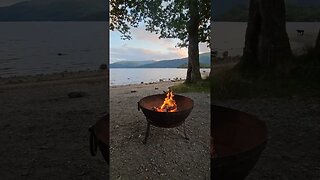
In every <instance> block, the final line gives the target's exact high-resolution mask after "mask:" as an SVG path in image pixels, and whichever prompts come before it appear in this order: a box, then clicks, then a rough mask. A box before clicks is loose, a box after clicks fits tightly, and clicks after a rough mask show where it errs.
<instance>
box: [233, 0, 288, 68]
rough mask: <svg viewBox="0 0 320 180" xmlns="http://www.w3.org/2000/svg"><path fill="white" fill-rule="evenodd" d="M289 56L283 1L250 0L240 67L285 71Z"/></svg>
mask: <svg viewBox="0 0 320 180" xmlns="http://www.w3.org/2000/svg"><path fill="white" fill-rule="evenodd" d="M291 58H292V52H291V48H290V43H289V38H288V35H287V32H286V18H285V3H284V0H251V1H250V8H249V19H248V26H247V31H246V37H245V47H244V50H243V57H242V59H241V61H240V63H239V66H240V68H242V69H244V70H252V69H253V70H258V69H261V68H266V69H275V68H277V70H280V71H286V69H285V68H286V67H285V66H286V64H287V62H288V60H290V59H291Z"/></svg>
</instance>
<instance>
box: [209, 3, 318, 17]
mask: <svg viewBox="0 0 320 180" xmlns="http://www.w3.org/2000/svg"><path fill="white" fill-rule="evenodd" d="M214 8H215V9H217V10H216V11H217V12H216V13H213V14H214V21H231V22H246V21H247V19H248V12H249V0H226V1H223V3H222V2H219V1H217V2H216V6H214ZM286 14H287V15H286V16H287V21H300V22H308V21H320V1H319V0H287V4H286Z"/></svg>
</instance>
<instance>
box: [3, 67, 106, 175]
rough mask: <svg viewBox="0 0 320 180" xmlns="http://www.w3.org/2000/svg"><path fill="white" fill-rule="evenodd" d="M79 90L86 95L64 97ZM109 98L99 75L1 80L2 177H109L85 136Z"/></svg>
mask: <svg viewBox="0 0 320 180" xmlns="http://www.w3.org/2000/svg"><path fill="white" fill-rule="evenodd" d="M77 91H81V92H83V93H84V94H85V95H84V96H83V97H80V98H69V97H68V94H69V93H70V92H77ZM107 95H108V93H107V75H106V72H103V71H95V72H80V73H65V74H63V73H58V74H53V75H42V76H29V77H15V78H8V79H7V78H6V79H5V78H1V79H0V99H1V101H0V106H1V111H0V117H1V121H0V129H1V136H0V138H1V147H0V152H1V161H0V166H1V170H0V174H1V179H107V177H108V174H109V171H108V168H107V164H106V162H105V161H104V160H103V158H102V155H101V154H98V155H97V157H92V156H91V155H90V151H89V132H88V128H89V127H90V126H92V125H93V124H95V122H96V121H97V120H98V119H99V118H100V117H101V116H102V115H103V114H104V113H106V112H107V109H108V107H107V104H108V103H107V101H108V96H107Z"/></svg>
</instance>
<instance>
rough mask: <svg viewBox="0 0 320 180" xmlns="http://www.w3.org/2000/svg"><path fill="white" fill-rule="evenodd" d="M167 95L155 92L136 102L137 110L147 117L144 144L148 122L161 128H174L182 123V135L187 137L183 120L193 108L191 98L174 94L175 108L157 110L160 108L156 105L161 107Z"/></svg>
mask: <svg viewBox="0 0 320 180" xmlns="http://www.w3.org/2000/svg"><path fill="white" fill-rule="evenodd" d="M168 97H169V96H168V94H156V95H151V96H147V97H144V98H142V99H141V100H140V101H139V102H138V110H140V109H141V110H142V112H143V114H144V115H145V116H146V119H147V130H146V135H145V140H144V142H143V143H144V144H145V143H146V142H147V138H148V136H149V130H150V124H151V125H153V126H156V127H161V128H174V127H178V126H180V125H182V124H184V126H183V127H184V135H185V138H186V139H188V137H187V135H186V131H185V123H184V122H185V119H186V118H187V117H188V116H189V114H190V112H191V111H192V109H193V100H192V99H190V98H188V97H185V96H181V95H174V100H175V103H176V110H172V108H171V107H170V108H168V111H169V112H164V111H163V110H158V109H160V108H157V107H162V105H163V104H164V99H166V98H168ZM170 111H171V112H170Z"/></svg>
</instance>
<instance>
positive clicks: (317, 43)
mask: <svg viewBox="0 0 320 180" xmlns="http://www.w3.org/2000/svg"><path fill="white" fill-rule="evenodd" d="M316 51H317V52H319V51H320V30H319V33H318V37H317V42H316Z"/></svg>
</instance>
